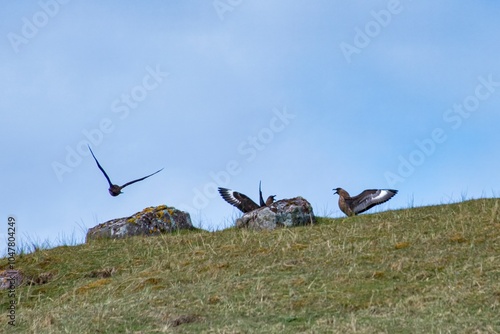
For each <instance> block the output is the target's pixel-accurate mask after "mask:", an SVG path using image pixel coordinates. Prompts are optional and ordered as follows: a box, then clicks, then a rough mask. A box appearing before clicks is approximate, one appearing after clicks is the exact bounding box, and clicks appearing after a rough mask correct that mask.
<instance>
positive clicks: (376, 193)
mask: <svg viewBox="0 0 500 334" xmlns="http://www.w3.org/2000/svg"><path fill="white" fill-rule="evenodd" d="M333 190H335V193H334V194H338V195H339V208H340V210H342V212H343V213H345V214H346V215H347V216H355V215H357V214H358V213H362V212H365V211H366V210H369V209H371V208H373V207H374V206H375V205H379V204H382V203H385V202H387V201H388V200H390V199H391V198H392V197H393V196H394V195H396V194H397V193H398V191H397V190H394V189H367V190H365V191H363V192H362V193H361V194H359V195H357V196H354V197H351V196H350V195H349V193H348V192H347V191H345V190H344V189H342V188H335V189H333Z"/></svg>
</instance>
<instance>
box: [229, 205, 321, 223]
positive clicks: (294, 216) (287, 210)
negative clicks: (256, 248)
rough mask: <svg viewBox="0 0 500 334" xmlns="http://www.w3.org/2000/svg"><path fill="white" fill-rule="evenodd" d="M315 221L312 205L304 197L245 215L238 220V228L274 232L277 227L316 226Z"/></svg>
mask: <svg viewBox="0 0 500 334" xmlns="http://www.w3.org/2000/svg"><path fill="white" fill-rule="evenodd" d="M315 221H316V219H315V218H314V213H313V209H312V206H311V204H310V203H309V202H308V201H307V200H306V199H304V198H302V197H295V198H291V199H282V200H279V201H276V202H274V203H273V204H271V205H270V206H267V207H262V208H259V209H257V210H254V211H251V212H247V213H245V214H244V215H243V216H242V217H241V218H238V219H237V220H236V227H239V228H250V229H254V230H264V229H265V230H273V229H275V228H277V227H292V226H300V225H307V224H314V223H315Z"/></svg>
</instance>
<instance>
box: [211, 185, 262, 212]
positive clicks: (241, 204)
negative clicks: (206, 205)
mask: <svg viewBox="0 0 500 334" xmlns="http://www.w3.org/2000/svg"><path fill="white" fill-rule="evenodd" d="M219 193H220V195H221V196H222V198H223V199H224V200H225V201H226V202H228V203H229V204H231V205H233V206H235V207H237V208H238V209H239V210H240V211H241V212H243V213H247V212H250V211H253V210H256V209H258V208H259V206H258V205H257V203H255V202H254V201H252V200H251V199H250V198H249V197H248V196H247V195H245V194H242V193H239V192H237V191H234V190H231V189H226V188H220V187H219Z"/></svg>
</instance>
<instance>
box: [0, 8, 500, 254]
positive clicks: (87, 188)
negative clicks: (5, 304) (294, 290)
mask: <svg viewBox="0 0 500 334" xmlns="http://www.w3.org/2000/svg"><path fill="white" fill-rule="evenodd" d="M499 9H500V4H497V3H495V2H492V1H475V2H473V3H472V2H467V3H458V2H452V1H440V2H434V1H410V0H406V1H405V0H401V1H395V0H391V1H370V2H369V4H367V3H366V2H365V1H349V2H347V1H326V0H325V1H294V2H292V1H284V0H276V1H248V0H239V1H238V0H231V1H230V0H220V1H217V0H216V1H190V2H189V3H188V2H181V1H175V2H174V1H148V2H146V3H139V2H132V1H107V2H105V3H103V2H97V1H77V0H64V1H63V0H41V1H31V2H12V1H9V2H8V3H5V4H4V6H3V9H2V13H1V14H0V17H1V20H0V36H2V38H0V48H1V50H2V52H0V77H1V78H2V80H0V92H1V94H2V98H1V99H0V110H1V113H0V115H1V116H0V120H1V121H0V126H1V132H0V136H1V139H2V140H1V141H0V145H1V147H2V152H3V159H2V160H1V163H2V165H1V167H2V174H1V176H0V190H1V191H0V203H1V206H0V208H1V210H2V215H1V216H2V217H3V218H1V220H3V221H4V223H3V227H0V237H1V238H2V240H5V235H6V232H7V217H8V216H9V215H15V217H16V218H17V227H18V234H17V236H18V240H21V239H23V240H26V239H28V240H29V239H31V240H34V241H39V242H40V241H45V240H49V241H51V242H53V243H56V244H57V241H58V240H61V239H62V240H64V239H68V238H69V236H72V235H73V237H74V238H76V239H79V240H82V239H83V236H84V232H83V231H82V227H84V228H89V227H92V226H94V225H96V224H98V223H101V222H104V221H107V220H109V219H113V218H118V217H124V216H128V215H131V214H133V213H135V212H137V211H140V210H142V209H143V208H145V207H148V206H155V205H160V204H167V205H169V206H174V207H177V208H179V209H183V210H187V211H188V212H189V213H190V214H191V217H192V220H193V222H194V224H195V225H197V226H201V227H203V228H207V229H210V230H213V229H219V228H224V227H228V226H230V225H231V223H232V221H233V219H234V217H235V216H237V215H238V213H237V211H236V209H233V208H232V207H231V206H229V205H228V204H227V203H225V202H224V201H223V200H222V199H221V198H220V197H219V196H218V194H216V193H215V189H216V187H217V186H223V187H228V188H231V189H235V190H238V191H241V192H243V193H245V194H247V195H249V196H250V197H252V198H254V199H255V200H257V199H258V183H259V181H260V180H262V187H263V192H264V196H267V195H269V194H273V195H274V194H275V195H277V198H278V199H281V198H290V197H294V196H299V195H300V196H303V197H305V198H306V199H307V200H309V201H310V202H311V204H312V205H313V207H314V210H315V213H316V214H317V215H322V216H325V215H326V216H331V217H340V216H342V214H341V212H340V210H339V209H338V206H337V199H338V198H337V196H334V195H333V192H332V188H335V187H343V188H345V189H346V190H348V191H349V192H351V194H357V193H359V192H360V191H362V190H364V189H367V188H394V189H398V190H399V193H398V195H397V196H396V197H394V198H393V199H392V200H391V201H390V202H388V203H387V204H386V205H383V206H382V207H381V208H380V209H379V210H386V209H397V208H404V207H408V206H410V205H414V206H420V205H430V204H441V203H449V202H451V201H458V200H460V199H461V198H462V197H467V198H478V197H492V196H495V195H496V194H498V189H499V188H498V183H497V182H498V177H497V176H496V175H497V172H498V164H499V162H500V155H499V153H498V149H496V145H497V144H498V142H499V141H500V132H499V131H498V129H497V127H498V124H499V123H500V114H499V113H498V108H499V106H500V62H499V60H498V59H499V54H500V44H499V43H498V36H499V32H500V21H499V20H498V15H497V13H498V12H499ZM89 141H90V142H91V143H92V146H93V150H94V152H95V154H96V156H97V157H98V159H99V160H100V162H101V164H102V165H103V167H104V168H105V169H106V171H107V172H108V174H109V175H110V177H111V179H112V181H113V182H115V183H118V184H123V183H125V182H127V181H130V180H132V179H135V178H138V177H142V176H144V175H147V174H149V173H152V172H154V171H156V170H158V169H160V168H163V167H164V168H165V169H164V170H163V171H162V172H160V173H159V174H157V175H155V176H153V177H151V178H149V179H147V180H145V181H143V182H140V183H137V184H134V185H132V186H130V187H127V188H125V189H124V194H122V195H120V196H118V197H116V198H113V197H111V196H109V194H108V192H107V188H108V186H107V183H106V180H105V179H104V177H103V175H102V174H101V173H100V171H99V170H98V169H97V167H96V165H95V163H94V161H93V160H92V157H91V156H90V155H89V153H88V151H86V149H85V148H86V144H87V142H89ZM374 211H377V210H374Z"/></svg>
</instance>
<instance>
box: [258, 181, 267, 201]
mask: <svg viewBox="0 0 500 334" xmlns="http://www.w3.org/2000/svg"><path fill="white" fill-rule="evenodd" d="M260 184H261V181H259V200H260V206H266V202H264V198H263V197H262V190H261V189H260Z"/></svg>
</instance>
